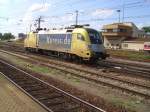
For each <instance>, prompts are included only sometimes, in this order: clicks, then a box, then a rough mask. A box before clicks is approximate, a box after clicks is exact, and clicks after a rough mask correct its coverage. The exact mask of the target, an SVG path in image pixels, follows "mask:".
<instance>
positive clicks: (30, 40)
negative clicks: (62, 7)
mask: <svg viewBox="0 0 150 112" xmlns="http://www.w3.org/2000/svg"><path fill="white" fill-rule="evenodd" d="M24 47H25V49H26V50H28V51H36V52H40V53H43V52H47V53H51V54H54V55H57V56H58V57H63V58H65V59H72V60H87V61H90V60H92V61H93V60H94V61H95V60H98V59H105V58H106V57H107V54H106V50H105V48H104V46H103V39H102V37H101V36H100V34H99V32H98V31H96V30H94V29H91V28H83V27H80V28H73V29H58V30H56V29H53V30H41V31H39V32H30V33H29V34H28V35H27V38H26V39H25V41H24Z"/></svg>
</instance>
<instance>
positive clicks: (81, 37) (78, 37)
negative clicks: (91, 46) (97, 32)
mask: <svg viewBox="0 0 150 112" xmlns="http://www.w3.org/2000/svg"><path fill="white" fill-rule="evenodd" d="M77 39H78V40H82V41H85V40H84V37H83V35H81V34H80V33H78V34H77Z"/></svg>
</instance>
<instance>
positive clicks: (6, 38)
mask: <svg viewBox="0 0 150 112" xmlns="http://www.w3.org/2000/svg"><path fill="white" fill-rule="evenodd" d="M14 38H15V37H14V36H13V35H12V34H11V33H4V35H3V36H2V39H1V40H10V39H14Z"/></svg>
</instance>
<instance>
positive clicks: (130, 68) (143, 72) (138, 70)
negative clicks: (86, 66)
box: [98, 61, 150, 79]
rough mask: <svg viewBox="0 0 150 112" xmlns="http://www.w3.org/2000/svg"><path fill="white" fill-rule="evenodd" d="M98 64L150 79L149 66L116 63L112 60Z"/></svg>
mask: <svg viewBox="0 0 150 112" xmlns="http://www.w3.org/2000/svg"><path fill="white" fill-rule="evenodd" d="M98 65H99V66H103V67H106V68H113V69H114V70H113V71H118V72H125V73H128V74H130V75H132V74H133V75H136V76H138V77H142V78H147V79H150V67H148V66H145V67H142V66H141V67H140V66H136V65H129V64H123V63H117V62H116V63H115V62H111V61H101V62H100V63H99V64H98Z"/></svg>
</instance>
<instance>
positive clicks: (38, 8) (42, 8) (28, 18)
mask: <svg viewBox="0 0 150 112" xmlns="http://www.w3.org/2000/svg"><path fill="white" fill-rule="evenodd" d="M49 6H50V4H49V3H45V4H40V3H35V4H33V5H31V6H30V7H29V8H28V10H27V12H26V13H25V15H24V16H23V24H24V25H25V26H26V27H29V25H30V24H32V23H33V19H34V18H33V16H34V13H35V12H36V13H37V12H46V11H48V8H49Z"/></svg>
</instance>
